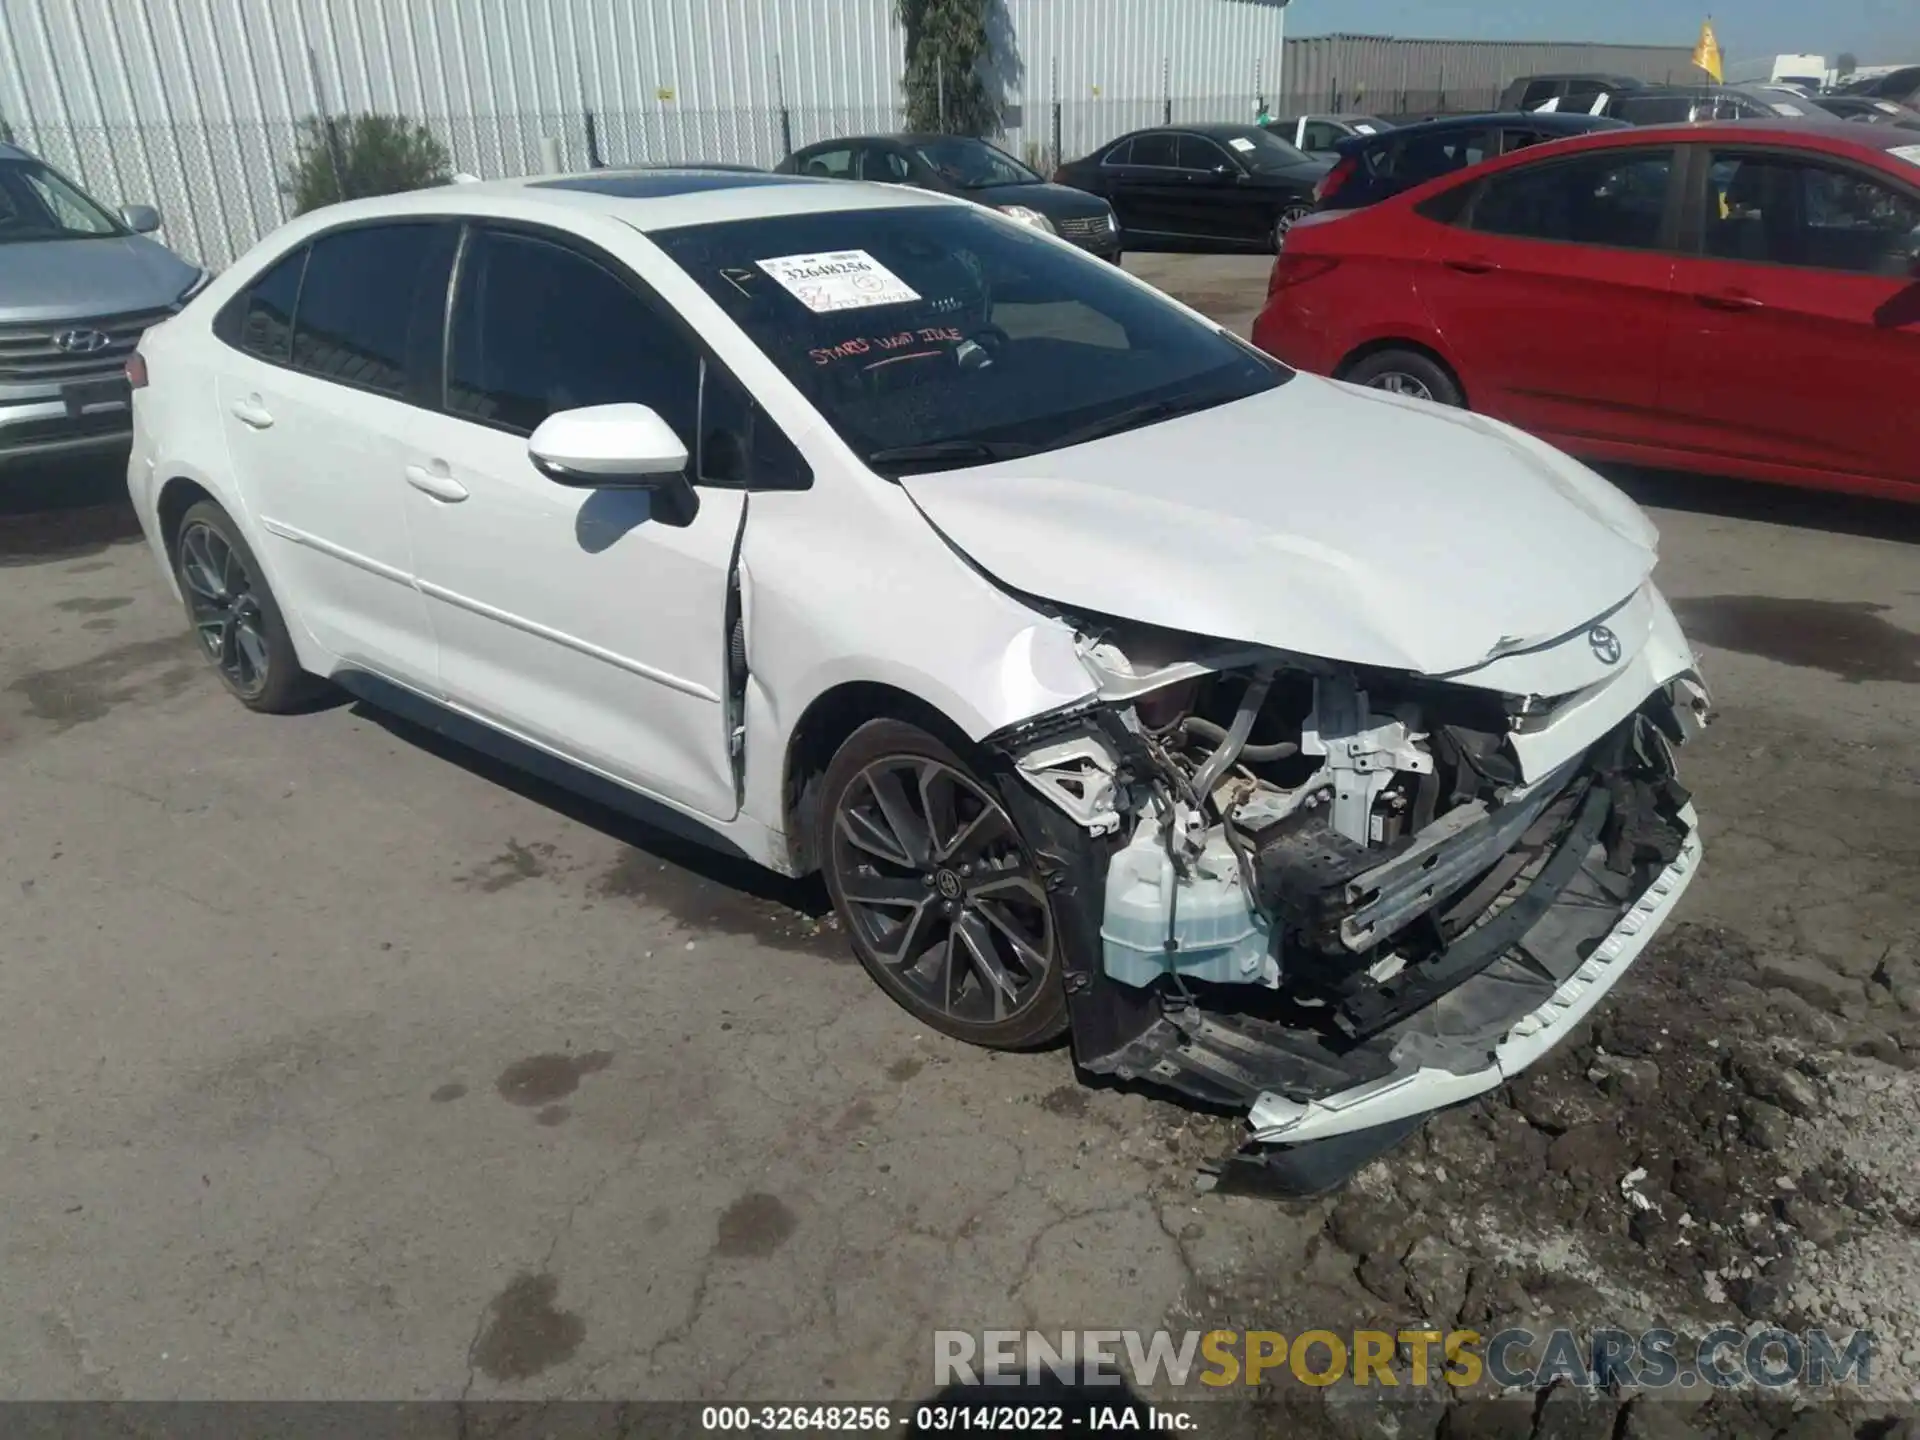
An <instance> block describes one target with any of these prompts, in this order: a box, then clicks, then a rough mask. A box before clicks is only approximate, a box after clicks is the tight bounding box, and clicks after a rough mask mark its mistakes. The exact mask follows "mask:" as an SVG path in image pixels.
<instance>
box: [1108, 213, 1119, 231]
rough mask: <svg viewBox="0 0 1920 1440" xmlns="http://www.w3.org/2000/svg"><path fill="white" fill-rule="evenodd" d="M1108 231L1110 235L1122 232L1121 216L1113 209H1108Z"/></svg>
mask: <svg viewBox="0 0 1920 1440" xmlns="http://www.w3.org/2000/svg"><path fill="white" fill-rule="evenodd" d="M1107 233H1108V234H1110V235H1118V234H1119V233H1120V217H1119V216H1118V215H1116V214H1114V213H1113V211H1111V210H1109V211H1107Z"/></svg>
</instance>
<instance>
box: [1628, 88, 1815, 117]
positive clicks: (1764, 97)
mask: <svg viewBox="0 0 1920 1440" xmlns="http://www.w3.org/2000/svg"><path fill="white" fill-rule="evenodd" d="M1600 113H1601V114H1603V115H1609V116H1612V117H1613V118H1614V119H1616V120H1624V121H1626V122H1627V123H1628V124H1629V125H1676V124H1679V123H1681V122H1683V121H1692V120H1812V119H1816V118H1818V117H1819V115H1820V112H1819V110H1818V109H1817V108H1816V107H1815V105H1814V103H1813V102H1812V101H1811V100H1809V99H1807V98H1806V97H1805V96H1801V95H1789V94H1787V93H1785V92H1784V91H1780V90H1773V89H1767V88H1764V87H1762V86H1758V85H1643V86H1642V87H1641V88H1640V89H1638V90H1630V91H1628V92H1626V93H1625V94H1621V95H1614V96H1610V97H1609V98H1608V100H1607V103H1606V105H1605V107H1604V108H1603V109H1602V110H1601V112H1600Z"/></svg>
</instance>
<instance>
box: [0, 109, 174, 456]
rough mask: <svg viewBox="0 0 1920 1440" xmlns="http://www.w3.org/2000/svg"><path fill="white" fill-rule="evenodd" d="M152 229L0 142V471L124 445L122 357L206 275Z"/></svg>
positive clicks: (131, 209) (135, 208) (151, 216)
mask: <svg viewBox="0 0 1920 1440" xmlns="http://www.w3.org/2000/svg"><path fill="white" fill-rule="evenodd" d="M159 228H160V216H159V213H158V212H157V211H155V210H154V208H153V207H152V206H150V205H129V206H127V208H126V209H124V210H122V211H121V212H120V214H119V215H118V216H115V215H113V214H111V213H109V212H108V211H107V210H106V209H105V208H104V207H103V206H101V205H100V204H99V203H98V202H96V201H95V200H93V199H92V198H91V197H89V196H88V195H87V194H86V193H85V192H84V191H82V190H81V189H80V187H79V186H77V185H75V184H74V183H73V182H72V181H71V180H69V179H67V178H66V177H65V176H64V175H62V174H60V172H59V171H57V170H55V169H53V168H52V167H51V166H49V165H46V164H43V163H42V162H41V161H39V160H36V159H35V158H34V157H33V156H31V155H29V154H27V152H26V151H24V150H21V149H18V148H16V147H14V146H12V145H0V467H4V466H5V465H6V464H7V463H8V462H9V461H12V460H17V459H19V458H21V457H23V456H29V455H49V454H55V453H70V452H74V451H82V450H95V449H112V448H115V447H117V446H122V445H125V444H126V443H127V440H128V437H129V436H130V435H131V434H132V432H133V412H132V407H131V406H130V405H129V403H128V391H127V381H126V376H125V373H124V371H123V368H122V367H123V366H125V364H126V360H127V356H128V355H129V354H131V353H132V351H133V347H134V345H135V343H136V342H137V341H138V340H139V339H140V332H141V331H143V330H145V329H146V328H147V327H148V326H149V325H153V324H156V323H158V322H159V321H161V320H164V319H166V318H167V317H168V316H169V315H171V314H173V312H174V311H176V310H178V309H179V308H180V306H181V305H183V304H184V303H185V302H186V300H187V299H188V297H190V296H191V295H192V294H193V293H194V292H195V291H196V290H198V289H199V288H200V287H201V286H202V285H204V284H206V283H207V278H208V277H207V274H206V272H205V271H203V270H200V269H198V268H197V267H195V266H193V265H189V264H188V263H187V262H186V261H185V260H182V259H181V258H180V257H179V256H178V255H175V254H174V253H173V252H172V251H171V250H169V249H167V248H166V247H165V246H164V245H161V244H159V243H158V242H157V241H154V240H150V239H148V238H147V235H148V232H150V231H154V230H157V229H159Z"/></svg>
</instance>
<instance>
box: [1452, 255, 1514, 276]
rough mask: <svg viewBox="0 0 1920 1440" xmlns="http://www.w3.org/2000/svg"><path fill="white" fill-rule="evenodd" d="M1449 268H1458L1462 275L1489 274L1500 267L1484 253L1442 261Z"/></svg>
mask: <svg viewBox="0 0 1920 1440" xmlns="http://www.w3.org/2000/svg"><path fill="white" fill-rule="evenodd" d="M1443 263H1444V264H1445V265H1446V267H1447V268H1448V269H1449V270H1458V271H1459V272H1460V273H1461V274H1462V275H1491V274H1492V273H1493V272H1494V271H1495V270H1498V269H1499V268H1500V267H1499V266H1498V265H1496V264H1494V263H1493V261H1491V260H1489V259H1487V258H1486V257H1485V256H1484V255H1468V256H1466V257H1464V258H1462V259H1459V260H1448V261H1444V262H1443Z"/></svg>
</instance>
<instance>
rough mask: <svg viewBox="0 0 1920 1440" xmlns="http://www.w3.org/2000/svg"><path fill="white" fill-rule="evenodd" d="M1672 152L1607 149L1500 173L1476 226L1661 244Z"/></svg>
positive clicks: (1577, 239) (1636, 246)
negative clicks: (1625, 151) (1598, 152)
mask: <svg viewBox="0 0 1920 1440" xmlns="http://www.w3.org/2000/svg"><path fill="white" fill-rule="evenodd" d="M1672 170H1673V152H1672V151H1670V150H1660V151H1657V152H1654V153H1652V154H1647V153H1644V152H1639V153H1636V152H1627V153H1624V154H1623V153H1621V152H1619V151H1606V152H1602V153H1600V154H1597V155H1586V156H1582V157H1580V158H1578V159H1572V160H1559V161H1548V162H1546V163H1542V164H1535V165H1528V166H1524V167H1522V168H1521V169H1518V170H1509V171H1507V172H1506V173H1504V174H1501V175H1495V176H1493V177H1492V178H1491V179H1489V180H1488V181H1487V182H1486V184H1485V185H1484V186H1483V187H1482V188H1481V191H1480V195H1479V198H1478V199H1476V200H1475V201H1474V205H1473V215H1472V222H1471V223H1472V227H1473V228H1474V229H1475V230H1481V231H1485V232H1486V233H1488V234H1490V235H1514V236H1520V237H1523V238H1525V239H1529V240H1566V241H1572V242H1574V243H1576V244H1582V245H1609V246H1614V247H1616V248H1619V249H1626V250H1653V249H1657V248H1659V245H1660V232H1661V221H1662V219H1663V217H1664V216H1665V214H1666V197H1667V177H1668V176H1669V175H1670V174H1671V173H1672Z"/></svg>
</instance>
